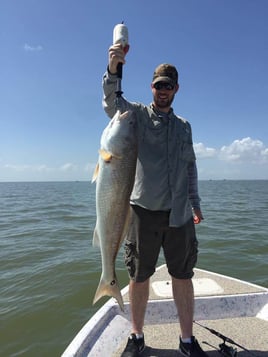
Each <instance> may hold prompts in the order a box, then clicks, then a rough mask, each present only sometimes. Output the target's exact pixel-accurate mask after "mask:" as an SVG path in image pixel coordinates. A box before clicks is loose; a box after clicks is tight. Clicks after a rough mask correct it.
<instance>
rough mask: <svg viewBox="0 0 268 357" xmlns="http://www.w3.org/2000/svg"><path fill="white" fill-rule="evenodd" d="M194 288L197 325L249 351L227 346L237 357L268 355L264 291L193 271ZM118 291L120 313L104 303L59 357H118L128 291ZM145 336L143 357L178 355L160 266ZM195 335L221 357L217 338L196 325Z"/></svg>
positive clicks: (167, 283) (167, 284)
mask: <svg viewBox="0 0 268 357" xmlns="http://www.w3.org/2000/svg"><path fill="white" fill-rule="evenodd" d="M193 284H194V292H195V314H194V319H195V321H196V322H198V323H201V324H202V325H203V326H206V327H208V328H210V329H214V330H216V331H218V332H219V333H221V334H222V335H225V336H227V337H228V338H230V339H232V340H233V341H234V342H236V343H238V344H239V345H241V346H243V347H244V348H246V349H247V350H249V352H246V351H244V350H243V349H242V348H240V347H237V346H234V345H231V346H232V347H234V348H237V357H249V356H255V357H256V356H258V357H268V289H267V288H264V287H261V286H258V285H254V284H250V283H247V282H245V281H241V280H238V279H234V278H231V277H227V276H224V275H219V274H215V273H212V272H209V271H205V270H200V269H195V276H194V278H193ZM121 292H122V295H123V298H124V304H125V311H124V312H122V311H121V310H120V308H119V306H118V304H117V303H116V301H115V299H110V300H108V301H107V303H105V304H104V305H103V306H102V308H101V309H100V310H98V311H97V313H96V314H95V315H94V316H93V317H92V318H91V319H90V320H89V321H88V322H87V323H86V325H85V326H84V327H83V328H82V329H81V330H80V331H79V333H78V334H77V336H76V337H75V338H74V340H73V341H72V342H71V344H70V345H69V346H68V348H67V349H66V350H65V352H64V353H63V355H62V357H120V356H121V353H122V351H123V349H124V347H125V345H126V341H127V338H128V335H129V333H130V331H131V321H130V305H129V299H128V298H129V297H128V287H126V288H124V289H123V290H122V291H121ZM144 333H145V343H146V346H147V347H146V349H145V350H144V352H143V353H142V355H141V356H142V357H175V356H179V355H180V354H179V353H178V345H179V335H180V325H179V323H178V316H177V311H176V308H175V304H174V301H173V298H172V287H171V280H170V276H169V274H168V272H167V269H166V266H165V265H162V266H161V267H159V268H158V269H157V271H156V272H155V274H154V275H153V277H152V279H151V282H150V297H149V301H148V305H147V310H146V316H145V327H144ZM194 335H195V336H196V338H197V339H198V341H199V343H200V345H201V347H202V348H203V350H205V351H207V354H208V356H209V357H214V356H215V357H216V356H220V355H219V353H218V351H217V349H218V348H219V344H220V343H222V342H223V341H222V340H221V339H220V338H218V337H217V336H215V335H213V334H212V333H211V332H209V331H208V330H207V329H204V328H203V327H201V326H199V325H197V324H194ZM203 341H204V342H203ZM227 345H230V344H229V343H227Z"/></svg>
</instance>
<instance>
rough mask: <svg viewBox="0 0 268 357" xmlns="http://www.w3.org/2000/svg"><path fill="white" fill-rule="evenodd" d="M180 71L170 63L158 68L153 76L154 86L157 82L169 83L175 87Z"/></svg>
mask: <svg viewBox="0 0 268 357" xmlns="http://www.w3.org/2000/svg"><path fill="white" fill-rule="evenodd" d="M178 77H179V75H178V71H177V69H176V67H174V66H173V65H171V64H168V63H162V64H160V65H159V66H158V67H156V69H155V71H154V76H153V84H155V83H157V82H167V83H170V84H172V85H173V86H174V85H176V84H177V83H178Z"/></svg>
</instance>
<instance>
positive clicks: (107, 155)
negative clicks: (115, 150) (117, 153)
mask: <svg viewBox="0 0 268 357" xmlns="http://www.w3.org/2000/svg"><path fill="white" fill-rule="evenodd" d="M99 154H100V156H101V158H102V159H103V160H104V161H105V162H108V161H111V160H112V157H113V155H112V154H111V153H110V152H109V151H106V150H104V149H100V150H99Z"/></svg>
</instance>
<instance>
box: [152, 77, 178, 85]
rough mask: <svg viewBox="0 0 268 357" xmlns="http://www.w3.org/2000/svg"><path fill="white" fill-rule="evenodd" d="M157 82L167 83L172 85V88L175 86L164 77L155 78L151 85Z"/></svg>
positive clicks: (168, 78) (169, 79)
mask: <svg viewBox="0 0 268 357" xmlns="http://www.w3.org/2000/svg"><path fill="white" fill-rule="evenodd" d="M158 82H165V83H169V84H172V85H173V86H175V84H176V83H175V82H174V81H173V80H172V79H171V78H170V77H165V76H160V77H156V78H155V79H154V80H153V84H155V83H158Z"/></svg>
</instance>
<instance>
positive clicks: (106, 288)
mask: <svg viewBox="0 0 268 357" xmlns="http://www.w3.org/2000/svg"><path fill="white" fill-rule="evenodd" d="M103 296H112V297H113V298H115V299H116V300H117V302H118V304H119V306H120V308H121V310H122V311H124V302H123V298H122V295H121V292H120V289H119V285H118V282H117V280H116V279H114V280H112V281H111V282H110V284H108V283H106V282H105V281H104V280H103V279H101V280H100V282H99V286H98V288H97V290H96V293H95V296H94V299H93V305H94V304H95V303H96V302H97V301H98V300H99V299H100V298H101V297H103Z"/></svg>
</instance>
